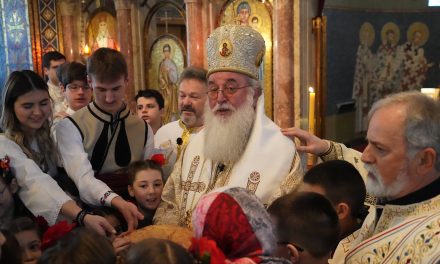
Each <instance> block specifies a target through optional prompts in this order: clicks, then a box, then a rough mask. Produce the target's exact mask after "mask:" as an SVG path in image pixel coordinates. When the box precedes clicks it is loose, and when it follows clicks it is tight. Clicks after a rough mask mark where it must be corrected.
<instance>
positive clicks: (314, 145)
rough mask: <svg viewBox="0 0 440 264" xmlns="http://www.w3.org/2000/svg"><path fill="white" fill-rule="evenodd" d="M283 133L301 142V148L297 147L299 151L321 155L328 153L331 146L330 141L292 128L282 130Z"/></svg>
mask: <svg viewBox="0 0 440 264" xmlns="http://www.w3.org/2000/svg"><path fill="white" fill-rule="evenodd" d="M281 132H282V133H283V134H284V135H285V136H287V137H290V138H292V139H294V138H295V137H296V138H298V139H299V140H300V141H301V145H300V146H296V148H297V150H298V151H301V152H307V153H311V154H315V155H320V154H322V153H324V152H326V151H327V150H328V149H329V147H330V144H329V142H328V141H326V140H323V139H320V138H319V137H317V136H315V135H313V134H311V133H309V132H308V131H305V130H302V129H299V128H296V127H290V128H282V129H281Z"/></svg>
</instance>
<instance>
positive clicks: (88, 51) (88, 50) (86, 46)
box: [84, 44, 90, 55]
mask: <svg viewBox="0 0 440 264" xmlns="http://www.w3.org/2000/svg"><path fill="white" fill-rule="evenodd" d="M84 54H86V55H88V54H90V48H89V45H87V44H86V45H85V46H84Z"/></svg>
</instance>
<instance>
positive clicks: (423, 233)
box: [347, 213, 440, 264]
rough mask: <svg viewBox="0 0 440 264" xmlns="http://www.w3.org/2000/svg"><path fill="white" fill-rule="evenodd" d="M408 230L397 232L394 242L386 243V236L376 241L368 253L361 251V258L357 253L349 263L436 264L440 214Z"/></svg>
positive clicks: (411, 226) (439, 245)
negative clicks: (382, 239)
mask: <svg viewBox="0 0 440 264" xmlns="http://www.w3.org/2000/svg"><path fill="white" fill-rule="evenodd" d="M426 222H428V223H426ZM406 229H407V230H402V231H401V232H402V234H399V231H397V233H396V234H395V235H394V237H393V238H392V240H389V241H386V239H387V236H385V237H384V239H385V241H381V240H378V241H375V242H374V244H372V245H375V247H374V248H366V250H368V251H367V252H364V253H363V254H362V251H360V252H359V253H360V254H362V256H361V257H359V256H357V254H356V253H355V254H354V255H352V256H351V258H350V259H348V260H347V263H349V264H351V263H355V264H358V263H392V264H400V263H434V262H433V261H434V260H435V259H436V258H438V255H437V253H438V252H439V250H440V221H439V213H437V214H436V215H435V216H434V215H433V216H432V217H429V218H427V219H423V220H422V221H420V222H419V223H416V226H415V227H414V226H413V225H409V226H408V227H406ZM414 230H415V231H416V233H414V234H413V232H414ZM405 238H407V239H405Z"/></svg>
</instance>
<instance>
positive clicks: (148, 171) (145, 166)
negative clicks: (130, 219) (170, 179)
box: [128, 160, 164, 228]
mask: <svg viewBox="0 0 440 264" xmlns="http://www.w3.org/2000/svg"><path fill="white" fill-rule="evenodd" d="M128 181H129V185H128V193H129V194H130V196H131V197H133V198H134V199H135V200H136V204H137V206H138V209H139V211H140V212H142V214H143V215H144V220H142V221H141V222H139V225H138V228H142V227H144V226H148V225H151V224H153V216H154V213H155V212H156V209H157V207H158V206H159V203H160V201H161V196H162V191H163V185H164V179H163V172H162V168H161V166H160V165H159V164H157V163H156V162H155V161H152V160H145V161H136V162H133V163H132V164H130V166H129V167H128Z"/></svg>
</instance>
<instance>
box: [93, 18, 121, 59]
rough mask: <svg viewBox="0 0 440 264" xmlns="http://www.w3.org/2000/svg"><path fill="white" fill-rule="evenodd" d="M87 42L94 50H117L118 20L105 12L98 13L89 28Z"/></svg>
mask: <svg viewBox="0 0 440 264" xmlns="http://www.w3.org/2000/svg"><path fill="white" fill-rule="evenodd" d="M87 42H88V44H89V47H91V48H92V50H96V49H98V48H111V49H117V48H118V44H117V37H116V19H115V18H114V17H113V16H112V15H111V14H110V13H108V12H105V11H102V12H99V13H97V14H96V15H95V16H94V17H93V18H92V19H91V20H90V23H89V26H88V27H87Z"/></svg>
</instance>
